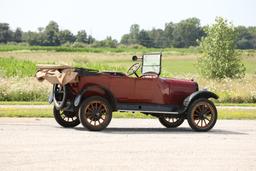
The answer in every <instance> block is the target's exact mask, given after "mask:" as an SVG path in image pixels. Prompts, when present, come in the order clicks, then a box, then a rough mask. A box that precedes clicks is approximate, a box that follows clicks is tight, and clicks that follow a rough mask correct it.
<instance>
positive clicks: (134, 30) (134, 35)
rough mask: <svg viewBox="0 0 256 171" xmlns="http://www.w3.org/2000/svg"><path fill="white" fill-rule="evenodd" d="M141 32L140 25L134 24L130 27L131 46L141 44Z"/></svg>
mask: <svg viewBox="0 0 256 171" xmlns="http://www.w3.org/2000/svg"><path fill="white" fill-rule="evenodd" d="M139 32H140V26H139V25H138V24H133V25H131V27H130V36H129V44H137V43H139V40H138V39H139Z"/></svg>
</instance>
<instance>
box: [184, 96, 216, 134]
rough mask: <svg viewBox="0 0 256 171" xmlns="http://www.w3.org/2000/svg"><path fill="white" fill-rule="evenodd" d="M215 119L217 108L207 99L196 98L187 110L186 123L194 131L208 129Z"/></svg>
mask: <svg viewBox="0 0 256 171" xmlns="http://www.w3.org/2000/svg"><path fill="white" fill-rule="evenodd" d="M216 121H217V110H216V107H215V106H214V104H213V103H212V102H211V101H209V100H207V99H198V100H196V101H195V102H193V103H192V105H191V106H190V108H189V111H188V123H189V125H190V127H191V128H192V129H194V130H195V131H208V130H210V129H212V127H213V126H214V125H215V123H216Z"/></svg>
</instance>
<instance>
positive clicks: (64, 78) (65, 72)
mask: <svg viewBox="0 0 256 171" xmlns="http://www.w3.org/2000/svg"><path fill="white" fill-rule="evenodd" d="M77 75H78V73H77V72H75V68H74V67H71V66H68V65H45V64H43V65H41V64H40V65H37V72H36V78H37V80H38V81H44V80H47V81H48V82H50V83H51V84H60V85H65V84H68V83H76V82H78V77H77Z"/></svg>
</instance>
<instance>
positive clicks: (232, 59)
mask: <svg viewBox="0 0 256 171" xmlns="http://www.w3.org/2000/svg"><path fill="white" fill-rule="evenodd" d="M215 21H216V23H215V24H213V25H212V26H211V27H208V28H206V30H205V31H206V33H207V36H206V37H204V38H202V39H201V42H200V48H201V49H202V51H203V55H202V56H201V57H200V58H199V60H198V65H199V71H200V73H201V74H202V75H203V76H206V77H208V78H213V79H223V78H241V77H244V75H245V67H244V65H243V64H242V63H241V60H240V58H239V57H238V54H237V53H236V52H235V40H236V33H235V30H234V27H233V26H232V25H231V24H230V23H228V22H227V21H226V20H224V19H223V18H216V20H215Z"/></svg>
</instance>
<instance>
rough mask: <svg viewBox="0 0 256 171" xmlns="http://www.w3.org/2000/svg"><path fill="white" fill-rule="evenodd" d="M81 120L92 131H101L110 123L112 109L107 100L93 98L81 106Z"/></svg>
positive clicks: (97, 97) (98, 97)
mask: <svg viewBox="0 0 256 171" xmlns="http://www.w3.org/2000/svg"><path fill="white" fill-rule="evenodd" d="M79 118H80V121H81V123H82V124H83V126H84V127H85V128H87V129H89V130H91V131H100V130H102V129H104V128H106V127H107V126H108V124H109V123H110V121H111V119H112V109H111V106H110V104H109V103H108V101H107V100H106V99H104V98H102V97H100V96H92V97H89V98H87V99H86V100H85V101H84V102H83V104H82V105H81V107H80V110H79Z"/></svg>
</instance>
